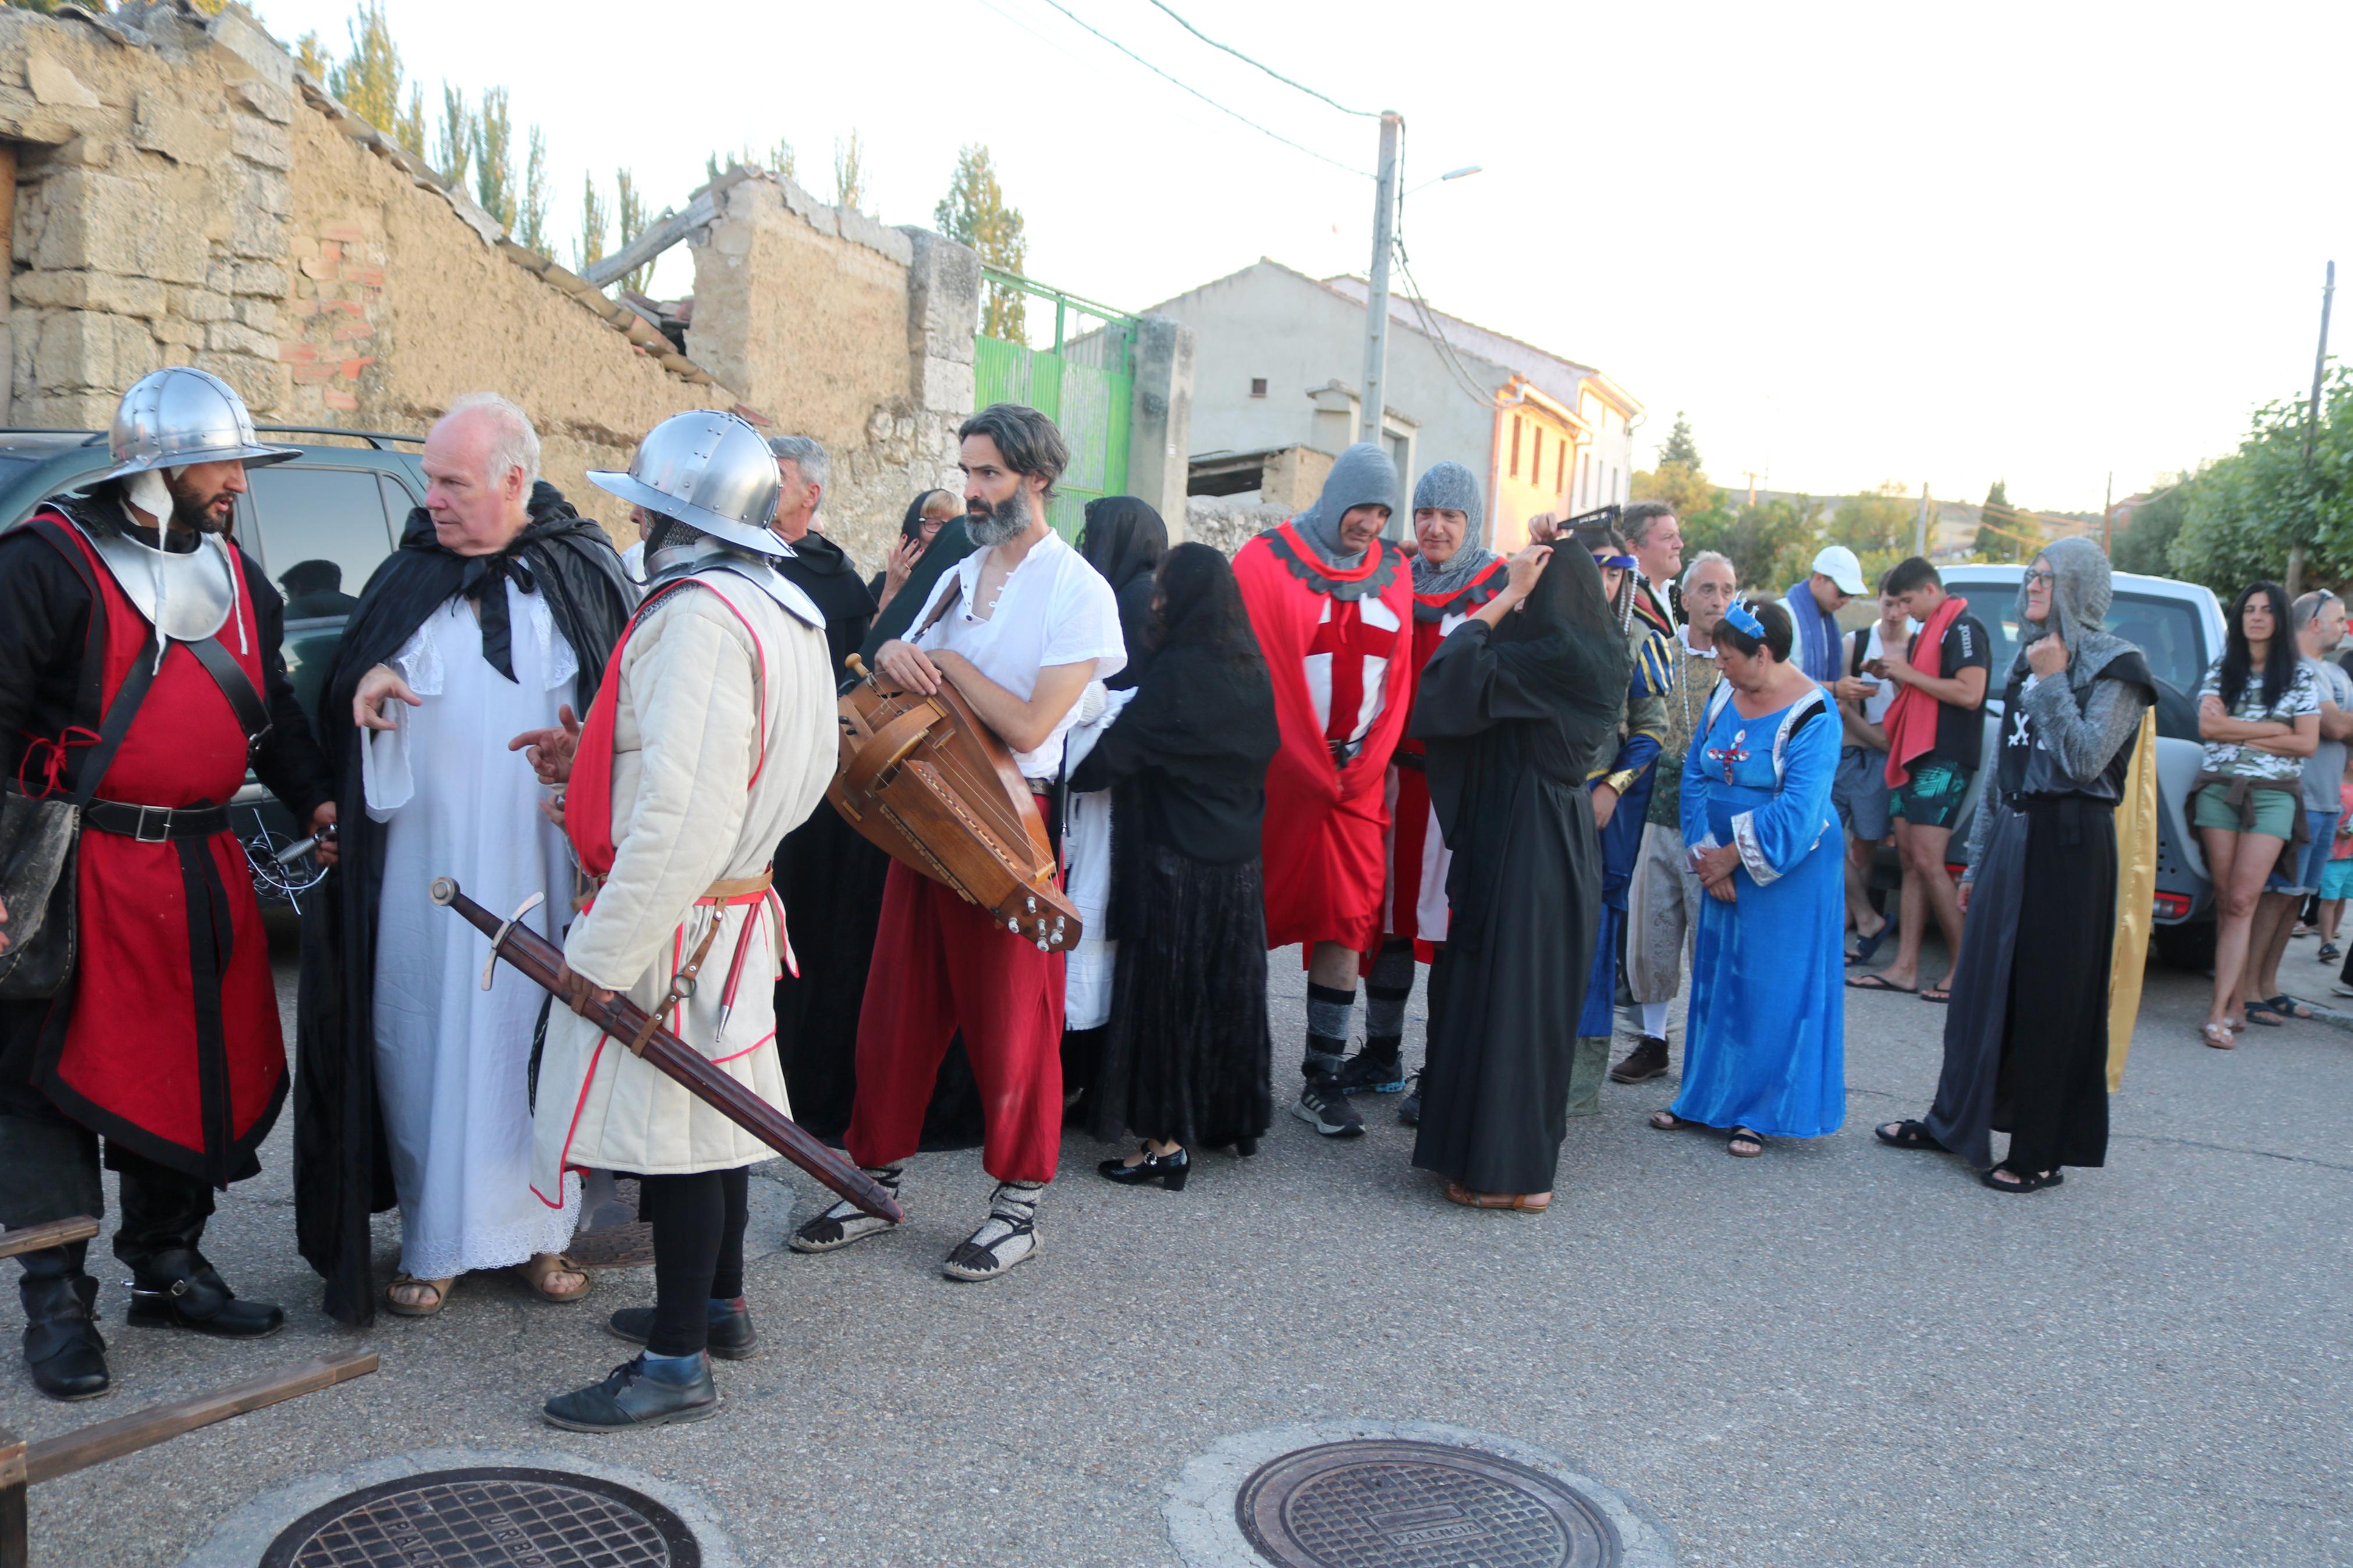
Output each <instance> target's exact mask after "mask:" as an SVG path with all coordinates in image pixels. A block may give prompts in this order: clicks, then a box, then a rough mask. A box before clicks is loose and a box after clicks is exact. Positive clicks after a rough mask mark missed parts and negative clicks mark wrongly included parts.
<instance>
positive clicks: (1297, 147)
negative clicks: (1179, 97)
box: [1046, 0, 1372, 180]
mask: <svg viewBox="0 0 2353 1568" xmlns="http://www.w3.org/2000/svg"><path fill="white" fill-rule="evenodd" d="M1046 4H1047V5H1051V6H1052V7H1053V8H1054V9H1055V10H1057V11H1060V13H1061V14H1062V15H1063V16H1068V17H1069V18H1070V19H1071V21H1073V22H1076V23H1077V24H1078V25H1079V26H1082V27H1084V28H1085V29H1086V30H1087V31H1088V32H1090V33H1092V34H1093V35H1094V36H1095V37H1098V38H1101V39H1102V40H1103V42H1104V43H1106V44H1109V45H1110V46H1111V47H1113V48H1114V49H1117V50H1118V51H1119V52H1120V53H1121V54H1124V55H1125V56H1126V57H1127V58H1129V59H1132V60H1134V62H1135V63H1136V64H1137V65H1140V66H1142V67H1143V68H1145V70H1148V71H1150V72H1151V73H1152V74H1153V75H1154V76H1156V77H1159V78H1160V79H1163V80H1164V81H1168V82H1171V83H1174V84H1175V85H1176V86H1177V87H1181V88H1183V89H1185V90H1186V91H1187V92H1189V93H1191V94H1192V95H1193V96H1194V97H1195V98H1198V99H1199V100H1201V101H1202V102H1203V103H1206V104H1208V106H1209V107H1210V108H1211V109H1214V110H1217V111H1218V112H1219V113H1220V114H1229V115H1232V116H1233V118H1234V119H1236V120H1239V121H1241V122H1242V123H1243V124H1244V125H1247V126H1249V127H1250V129H1251V130H1253V131H1255V132H1258V133H1259V134H1260V135H1261V136H1270V137H1272V138H1273V139H1274V140H1275V141H1277V142H1282V144H1283V145H1284V146H1286V147H1289V148H1291V149H1293V151H1295V152H1300V153H1306V154H1307V155H1308V156H1309V157H1311V158H1314V159H1315V160H1316V161H1317V162H1319V163H1329V164H1331V165H1332V166H1333V167H1334V168H1335V169H1339V170H1342V171H1344V172H1345V173H1347V174H1354V175H1356V177H1357V178H1358V179H1363V180H1369V179H1371V178H1372V176H1371V175H1370V174H1366V173H1365V171H1364V170H1362V169H1359V168H1356V167H1354V166H1353V165H1351V164H1347V163H1342V162H1340V160H1339V159H1337V158H1329V157H1325V156H1324V154H1323V153H1318V152H1317V151H1316V150H1315V149H1314V148H1313V147H1307V146H1303V145H1301V144H1300V143H1299V142H1293V140H1292V139H1291V138H1290V137H1288V136H1285V135H1283V134H1282V133H1281V132H1275V131H1269V130H1268V129H1267V128H1266V127H1265V126H1263V125H1261V124H1260V123H1259V122H1258V121H1255V120H1252V119H1250V117H1249V116H1248V115H1246V114H1242V113H1240V112H1238V111H1237V110H1231V109H1228V108H1227V107H1226V106H1225V105H1224V104H1222V103H1219V101H1218V100H1216V99H1214V98H1211V97H1210V96H1209V95H1208V93H1206V92H1203V91H1202V90H1201V89H1199V88H1198V87H1194V86H1192V85H1190V84H1189V83H1187V82H1183V81H1178V80H1177V79H1176V78H1175V77H1173V76H1170V75H1169V74H1168V73H1167V72H1166V71H1165V70H1162V69H1161V68H1159V67H1158V66H1156V65H1154V64H1153V63H1152V62H1151V61H1150V60H1147V59H1145V58H1144V57H1143V56H1142V55H1139V54H1137V53H1136V52H1135V51H1134V49H1131V48H1129V47H1127V46H1126V45H1125V44H1123V43H1121V42H1120V41H1119V40H1118V39H1117V38H1114V37H1112V36H1111V35H1110V34H1109V33H1106V32H1104V31H1103V29H1102V28H1100V27H1098V26H1095V25H1094V24H1093V23H1092V22H1089V21H1088V20H1086V19H1085V18H1084V17H1082V16H1080V15H1079V14H1078V13H1077V12H1075V11H1073V10H1071V8H1070V7H1069V6H1068V5H1063V4H1062V0H1046Z"/></svg>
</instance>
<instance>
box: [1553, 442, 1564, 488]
mask: <svg viewBox="0 0 2353 1568" xmlns="http://www.w3.org/2000/svg"><path fill="white" fill-rule="evenodd" d="M1552 488H1553V489H1556V490H1563V489H1567V488H1568V443H1567V442H1566V441H1563V442H1562V443H1561V444H1560V447H1559V449H1558V450H1557V451H1556V452H1554V453H1553V455H1552Z"/></svg>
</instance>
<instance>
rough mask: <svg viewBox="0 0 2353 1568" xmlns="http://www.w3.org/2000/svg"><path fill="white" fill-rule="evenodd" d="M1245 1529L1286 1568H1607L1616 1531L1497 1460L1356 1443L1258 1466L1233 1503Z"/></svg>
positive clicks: (1590, 1508)
mask: <svg viewBox="0 0 2353 1568" xmlns="http://www.w3.org/2000/svg"><path fill="white" fill-rule="evenodd" d="M1234 1513H1235V1515H1236V1517H1237V1519H1238V1520H1239V1521H1240V1524H1241V1527H1242V1533H1243V1534H1244V1535H1245V1536H1247V1537H1249V1539H1250V1544H1251V1545H1252V1546H1255V1547H1256V1548H1258V1551H1259V1553H1260V1555H1261V1556H1263V1557H1264V1558H1266V1560H1267V1561H1268V1562H1270V1563H1281V1564H1282V1565H1283V1568H1611V1565H1613V1564H1615V1563H1617V1562H1618V1559H1619V1541H1618V1531H1617V1530H1616V1529H1615V1528H1614V1527H1613V1526H1612V1525H1611V1524H1610V1522H1609V1519H1608V1518H1607V1517H1606V1516H1605V1515H1604V1514H1603V1513H1602V1512H1601V1510H1599V1508H1598V1507H1596V1506H1595V1505H1594V1504H1593V1503H1591V1502H1589V1501H1588V1500H1586V1498H1585V1497H1584V1496H1583V1495H1582V1494H1580V1493H1579V1492H1577V1491H1576V1490H1574V1489H1571V1488H1569V1487H1567V1486H1564V1485H1562V1484H1561V1483H1560V1482H1558V1481H1556V1480H1554V1479H1552V1478H1551V1477H1549V1476H1546V1475H1544V1474H1542V1473H1540V1472H1538V1471H1535V1470H1532V1469H1530V1468H1528V1467H1527V1466H1525V1465H1522V1464H1516V1463H1514V1461H1512V1460H1510V1459H1506V1458H1502V1457H1501V1456H1499V1455H1495V1454H1488V1453H1482V1452H1481V1451H1480V1450H1478V1449H1476V1448H1458V1447H1451V1445H1448V1444H1443V1443H1419V1442H1410V1441H1405V1440H1356V1441H1350V1442H1345V1443H1327V1444H1324V1446H1322V1447H1314V1448H1301V1449H1299V1450H1297V1451H1296V1452H1294V1453H1290V1454H1285V1455H1283V1456H1282V1458H1278V1459H1274V1460H1271V1461H1270V1462H1269V1463H1267V1464H1265V1465H1262V1466H1261V1467H1260V1468H1258V1470H1257V1471H1255V1472H1254V1473H1253V1474H1252V1475H1251V1476H1250V1479H1249V1480H1247V1481H1245V1482H1244V1483H1243V1484H1242V1489H1241V1492H1240V1495H1239V1496H1238V1497H1237V1498H1236V1499H1235V1500H1234Z"/></svg>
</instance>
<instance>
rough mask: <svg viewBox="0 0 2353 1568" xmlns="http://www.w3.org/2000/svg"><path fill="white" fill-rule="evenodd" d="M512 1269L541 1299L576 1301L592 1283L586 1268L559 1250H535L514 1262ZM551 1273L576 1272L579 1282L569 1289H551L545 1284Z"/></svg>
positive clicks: (586, 1291) (584, 1294) (586, 1292)
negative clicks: (576, 1285)
mask: <svg viewBox="0 0 2353 1568" xmlns="http://www.w3.org/2000/svg"><path fill="white" fill-rule="evenodd" d="M514 1271H515V1272H516V1273H517V1274H519V1275H521V1276H522V1282H523V1283H524V1284H526V1285H528V1286H530V1287H531V1288H532V1290H533V1293H535V1294H536V1295H537V1296H538V1297H539V1299H540V1300H543V1301H577V1300H580V1298H581V1297H583V1296H586V1294H588V1288H589V1286H590V1285H591V1284H592V1283H593V1281H592V1280H590V1279H589V1278H588V1270H586V1268H582V1267H581V1266H580V1265H579V1264H578V1263H577V1262H576V1261H575V1260H574V1259H573V1258H570V1257H568V1256H566V1255H565V1254H564V1253H561V1252H535V1253H533V1254H532V1255H531V1256H530V1257H529V1258H524V1259H523V1260H522V1262H521V1263H518V1264H516V1265H515V1266H514ZM551 1274H577V1275H579V1276H580V1284H579V1286H578V1287H577V1288H576V1289H571V1290H552V1289H548V1285H547V1277H548V1276H549V1275H551Z"/></svg>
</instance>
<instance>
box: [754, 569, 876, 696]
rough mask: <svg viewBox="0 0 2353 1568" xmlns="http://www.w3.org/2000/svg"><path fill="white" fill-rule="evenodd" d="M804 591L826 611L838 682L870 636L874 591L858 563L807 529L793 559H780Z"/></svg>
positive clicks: (829, 649)
mask: <svg viewBox="0 0 2353 1568" xmlns="http://www.w3.org/2000/svg"><path fill="white" fill-rule="evenodd" d="M776 570H777V571H779V572H781V573H783V574H784V575H785V576H786V578H787V579H789V580H790V581H791V582H792V583H793V584H795V585H796V586H797V587H798V588H799V589H800V590H801V592H802V593H804V594H807V595H808V596H809V598H810V599H811V600H812V601H813V602H814V603H815V604H816V605H817V607H818V609H820V610H822V611H824V612H825V647H826V652H827V654H828V656H829V657H830V658H832V660H833V679H834V684H835V685H837V686H839V684H840V683H841V682H842V681H844V680H846V679H849V669H848V668H845V666H844V661H845V660H847V659H848V658H849V656H850V655H851V654H853V653H856V652H857V651H858V647H859V645H860V643H862V642H864V641H865V640H866V631H867V628H868V627H869V626H872V625H873V624H874V595H872V594H870V593H868V592H867V590H866V584H863V583H861V582H860V581H859V580H858V563H856V562H854V561H852V560H851V559H850V558H849V552H847V551H845V550H843V549H842V548H841V546H840V545H839V544H836V543H835V542H833V541H832V540H830V539H828V538H827V537H826V536H825V535H824V534H822V533H804V534H802V535H801V537H800V538H799V539H798V540H797V541H796V542H795V543H794V545H793V553H792V556H791V558H790V559H789V560H785V561H779V562H777V563H776Z"/></svg>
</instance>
